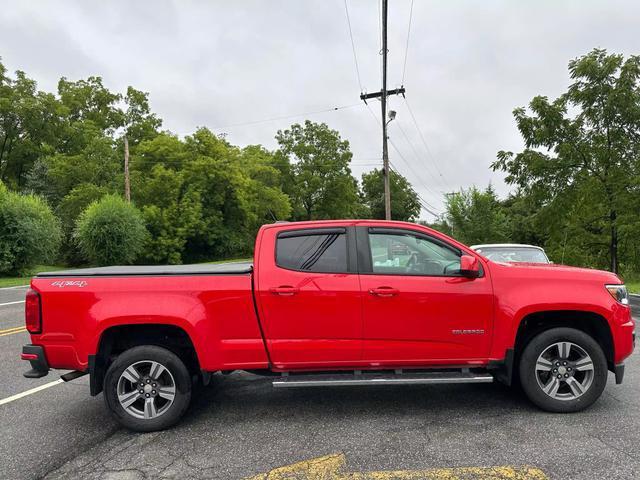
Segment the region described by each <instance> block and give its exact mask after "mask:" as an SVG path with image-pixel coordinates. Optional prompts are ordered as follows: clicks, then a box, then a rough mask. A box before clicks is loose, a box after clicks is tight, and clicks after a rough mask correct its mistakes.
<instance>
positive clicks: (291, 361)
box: [255, 228, 362, 369]
mask: <svg viewBox="0 0 640 480" xmlns="http://www.w3.org/2000/svg"><path fill="white" fill-rule="evenodd" d="M307 230H308V231H304V232H302V233H304V234H305V237H301V238H298V237H292V236H291V235H293V233H291V232H289V233H286V232H285V233H286V234H287V235H289V236H288V237H284V238H276V235H275V233H273V232H270V231H269V230H266V231H265V234H264V235H263V240H262V242H263V244H262V245H261V246H260V247H259V248H260V250H259V251H260V259H259V261H258V262H257V265H258V268H257V270H256V279H257V282H256V289H255V294H256V301H257V304H258V307H259V315H260V320H261V322H262V325H263V329H264V334H265V338H266V342H267V347H268V349H269V354H270V358H271V361H272V362H273V364H274V367H275V368H276V369H291V368H310V369H313V368H324V367H329V366H348V365H352V364H354V363H355V362H358V361H360V360H361V359H362V302H361V291H360V282H359V277H358V275H357V273H356V272H355V271H353V272H346V271H334V272H330V271H321V272H316V271H305V270H304V269H307V270H313V269H319V270H331V269H335V270H350V269H353V270H355V268H354V266H353V265H355V264H354V263H353V262H350V261H349V258H347V257H348V255H347V253H346V249H347V244H348V241H350V240H349V239H348V237H347V233H346V232H347V229H346V228H342V229H338V230H336V232H337V233H335V232H334V233H331V230H329V232H327V229H318V230H319V234H318V235H316V236H314V235H312V234H313V233H314V232H313V231H311V230H312V229H307ZM340 232H342V233H340ZM280 235H282V232H281V233H280ZM334 237H335V238H334ZM276 242H282V243H281V244H279V245H280V246H278V245H277V244H276ZM283 245H284V247H286V248H281V247H282V246H283ZM343 254H344V258H343ZM276 256H278V261H276ZM336 265H342V266H336ZM285 267H286V268H285Z"/></svg>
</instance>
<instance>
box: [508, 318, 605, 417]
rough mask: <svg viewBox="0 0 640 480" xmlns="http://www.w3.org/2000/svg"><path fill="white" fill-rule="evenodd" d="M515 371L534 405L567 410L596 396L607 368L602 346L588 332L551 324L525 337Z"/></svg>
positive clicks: (584, 405)
mask: <svg viewBox="0 0 640 480" xmlns="http://www.w3.org/2000/svg"><path fill="white" fill-rule="evenodd" d="M519 373H520V384H521V386H522V389H523V390H524V392H525V394H526V395H527V397H528V398H529V400H531V401H532V402H533V403H534V404H535V405H537V406H538V407H540V408H541V409H543V410H546V411H547V412H554V413H569V412H579V411H581V410H584V409H585V408H587V407H589V406H591V405H592V404H593V403H594V402H595V401H596V400H597V399H598V398H600V395H601V394H602V392H603V390H604V388H605V386H606V384H607V375H608V369H607V360H606V358H605V356H604V352H603V351H602V348H601V347H600V345H599V344H598V342H596V341H595V340H594V339H593V338H592V337H591V336H589V335H587V334H586V333H584V332H582V331H580V330H576V329H573V328H552V329H550V330H546V331H544V332H542V333H540V334H538V335H536V336H535V337H533V338H532V339H531V340H530V341H529V343H528V344H527V346H526V347H525V349H524V351H523V352H522V356H521V357H520V368H519ZM558 375H559V376H560V377H558Z"/></svg>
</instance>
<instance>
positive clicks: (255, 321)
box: [22, 220, 635, 431]
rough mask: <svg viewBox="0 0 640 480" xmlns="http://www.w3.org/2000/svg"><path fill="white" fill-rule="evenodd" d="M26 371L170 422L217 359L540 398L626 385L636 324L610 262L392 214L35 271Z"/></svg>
mask: <svg viewBox="0 0 640 480" xmlns="http://www.w3.org/2000/svg"><path fill="white" fill-rule="evenodd" d="M25 305H26V307H25V315H26V327H27V329H28V331H29V332H30V334H31V342H32V343H31V344H29V345H25V346H24V347H23V353H22V358H23V359H24V360H28V361H29V362H30V363H31V369H30V370H29V371H28V372H26V373H25V376H27V377H32V378H38V377H41V376H44V375H46V374H47V373H48V371H49V369H52V368H53V369H63V370H72V371H71V372H69V373H67V374H65V375H63V378H64V379H65V380H69V379H71V378H75V377H77V376H80V375H82V374H85V373H88V374H89V375H90V381H89V385H90V393H91V395H97V394H99V393H100V392H101V391H102V392H104V398H105V402H106V405H107V407H108V408H109V409H110V411H111V412H112V413H113V415H114V416H115V418H116V419H117V420H118V421H119V422H120V423H121V424H122V425H124V426H125V427H128V428H130V429H134V430H139V431H153V430H159V429H163V428H166V427H168V426H170V425H172V424H174V423H176V422H177V421H178V420H179V418H180V417H181V415H182V414H183V413H184V412H185V410H186V409H187V407H188V405H189V401H190V397H191V391H192V387H193V386H194V385H195V384H196V382H198V383H200V382H201V383H204V384H206V383H207V382H208V381H209V379H210V377H211V375H212V374H213V373H216V372H222V373H227V372H231V371H234V370H245V371H248V372H251V373H254V374H262V375H268V376H270V377H271V379H272V381H273V386H274V387H279V388H283V387H315V386H323V385H326V386H341V385H346V386H349V385H387V384H388V385H397V384H438V383H485V382H492V381H494V379H495V380H498V381H500V382H503V383H505V384H507V385H511V384H512V383H515V382H519V383H520V384H521V385H522V388H523V390H524V392H525V393H526V395H527V396H528V397H529V399H530V400H531V401H532V402H533V403H534V404H536V405H537V406H538V407H540V408H542V409H544V410H547V411H551V412H575V411H579V410H582V409H584V408H586V407H588V406H589V405H591V404H592V403H593V402H595V401H596V400H597V399H598V397H599V396H600V395H601V394H602V391H603V390H604V388H605V385H606V382H607V376H608V372H609V371H611V372H613V373H614V375H615V380H616V383H618V384H619V383H621V382H622V379H623V374H624V363H623V362H624V360H625V358H627V357H628V356H629V355H630V354H631V353H632V351H633V348H634V344H635V324H634V321H633V320H632V318H631V314H630V309H629V306H628V297H627V291H626V289H625V286H624V285H623V283H622V282H621V281H620V279H619V278H618V277H617V276H616V275H614V274H612V273H609V272H604V271H597V270H589V269H580V268H572V267H566V266H560V265H544V264H524V263H497V262H493V261H490V260H488V259H487V258H485V257H483V256H482V255H481V254H479V253H478V252H475V251H473V250H472V249H470V248H468V247H466V246H465V245H462V244H461V243H459V242H457V241H455V240H454V239H452V238H449V237H447V236H445V235H443V234H441V233H439V232H437V231H434V230H431V229H429V228H426V227H424V226H421V225H416V224H411V223H405V222H396V221H369V220H366V221H365V220H343V221H315V222H299V223H286V222H285V223H275V224H271V225H265V226H263V227H262V228H261V229H260V231H259V233H258V235H257V239H256V244H255V255H254V261H253V263H229V264H223V265H211V264H202V265H182V266H130V267H102V268H88V269H77V270H68V271H62V272H53V273H40V274H38V275H37V276H36V277H35V278H33V280H32V281H31V289H30V290H29V291H28V293H27V295H26V303H25Z"/></svg>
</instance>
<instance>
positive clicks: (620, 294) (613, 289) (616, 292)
mask: <svg viewBox="0 0 640 480" xmlns="http://www.w3.org/2000/svg"><path fill="white" fill-rule="evenodd" d="M605 288H606V289H607V291H608V292H609V293H610V294H611V296H612V297H613V298H615V300H616V302H619V303H621V304H623V305H629V294H628V293H627V287H625V286H624V285H605Z"/></svg>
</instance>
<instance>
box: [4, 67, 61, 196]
mask: <svg viewBox="0 0 640 480" xmlns="http://www.w3.org/2000/svg"><path fill="white" fill-rule="evenodd" d="M61 114H62V108H61V105H60V102H59V101H58V100H57V99H56V98H55V96H54V95H52V94H49V93H44V92H40V91H38V90H37V84H36V82H35V81H34V80H31V79H29V78H28V77H27V76H26V74H25V73H24V72H21V71H17V72H16V76H15V79H12V78H10V77H9V76H8V75H7V72H6V68H5V67H4V65H2V63H1V62H0V181H3V182H5V183H6V184H7V185H8V186H9V187H11V188H14V189H20V188H22V187H24V184H25V182H26V176H27V174H28V173H29V171H30V169H31V168H32V167H33V165H34V163H35V162H36V161H37V159H38V158H39V157H40V156H42V155H43V154H46V153H48V152H51V151H52V148H54V146H55V145H56V144H57V143H58V139H59V136H60V129H61V126H62V120H61Z"/></svg>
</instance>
